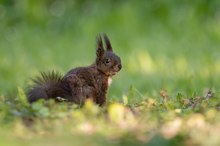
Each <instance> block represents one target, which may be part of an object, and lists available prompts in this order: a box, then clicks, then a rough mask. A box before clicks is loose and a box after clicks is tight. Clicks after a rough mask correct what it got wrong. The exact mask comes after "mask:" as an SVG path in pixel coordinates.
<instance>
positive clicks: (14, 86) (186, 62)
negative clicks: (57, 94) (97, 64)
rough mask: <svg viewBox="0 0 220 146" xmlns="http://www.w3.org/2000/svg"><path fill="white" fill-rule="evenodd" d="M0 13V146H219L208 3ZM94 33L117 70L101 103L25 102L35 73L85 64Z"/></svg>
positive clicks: (215, 48)
mask: <svg viewBox="0 0 220 146" xmlns="http://www.w3.org/2000/svg"><path fill="white" fill-rule="evenodd" d="M0 11H1V12H2V13H1V14H0V20H2V23H1V24H0V33H1V36H0V101H1V102H0V125H1V126H0V127H1V128H0V144H1V145H9V146H10V145H42V144H43V145H61V144H63V145H73V144H75V145H82V144H87V145H88V144H89V145H146V144H148V145H154V146H156V145H177V144H178V145H216V146H217V145H219V144H220V142H219V140H218V135H219V121H220V119H219V117H220V116H219V106H220V99H219V97H220V95H219V90H220V85H219V81H220V76H219V74H220V59H219V55H220V52H219V45H220V30H219V25H220V21H219V16H218V13H219V2H218V1H217V0H213V1H211V2H209V1H193V2H191V1H184V2H176V1H174V0H168V1H162V0H161V1H158V2H154V1H138V2H134V1H128V2H123V1H118V2H114V3H113V2H105V1H96V2H94V3H91V2H89V1H83V2H81V1H76V2H75V3H73V2H72V1H68V0H67V1H62V2H61V1H55V2H52V1H50V2H49V1H36V2H32V3H31V2H29V1H24V2H17V1H11V2H6V1H2V2H0ZM101 32H106V33H107V34H108V35H109V37H110V39H111V42H112V46H113V49H114V51H115V52H116V54H118V55H119V56H120V57H121V60H122V64H123V69H122V71H120V73H119V75H117V76H115V77H114V78H113V83H112V85H111V86H110V88H109V91H108V103H107V105H105V106H104V107H102V108H100V107H97V106H96V105H94V104H93V103H92V102H91V101H87V102H86V104H85V105H84V106H83V107H78V106H77V105H68V104H66V103H61V104H56V103H54V102H53V101H39V102H37V103H35V104H32V105H29V104H28V103H27V101H26V97H25V94H24V91H25V89H26V87H27V86H28V85H29V84H30V78H32V77H34V76H36V75H38V74H39V72H40V71H49V70H58V71H60V72H61V73H62V74H65V73H66V72H67V71H68V70H70V69H72V68H73V67H77V66H85V65H89V64H91V63H93V61H94V60H95V47H96V44H95V37H96V35H97V34H98V33H101ZM209 90H210V91H211V94H212V96H213V97H211V98H208V97H206V96H207V93H208V91H209Z"/></svg>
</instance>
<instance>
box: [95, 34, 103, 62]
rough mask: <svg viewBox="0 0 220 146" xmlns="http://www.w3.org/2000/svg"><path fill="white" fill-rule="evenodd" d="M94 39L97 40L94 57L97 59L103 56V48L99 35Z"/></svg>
mask: <svg viewBox="0 0 220 146" xmlns="http://www.w3.org/2000/svg"><path fill="white" fill-rule="evenodd" d="M96 38H97V49H96V56H97V58H100V57H102V55H103V54H104V48H103V43H102V38H101V35H98V36H97V37H96Z"/></svg>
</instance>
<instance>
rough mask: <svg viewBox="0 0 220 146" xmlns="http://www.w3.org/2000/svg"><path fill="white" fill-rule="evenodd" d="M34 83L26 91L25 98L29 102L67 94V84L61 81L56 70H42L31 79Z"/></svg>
mask: <svg viewBox="0 0 220 146" xmlns="http://www.w3.org/2000/svg"><path fill="white" fill-rule="evenodd" d="M33 83H34V85H33V86H32V87H30V88H29V89H28V91H27V99H28V101H29V102H30V103H32V102H35V101H37V100H39V99H46V100H47V99H50V98H54V99H55V98H57V97H63V98H65V97H66V96H68V95H69V88H68V85H67V84H65V82H64V81H62V76H61V74H60V73H58V72H54V71H52V72H48V73H45V72H42V73H41V75H40V76H38V77H36V78H35V79H33Z"/></svg>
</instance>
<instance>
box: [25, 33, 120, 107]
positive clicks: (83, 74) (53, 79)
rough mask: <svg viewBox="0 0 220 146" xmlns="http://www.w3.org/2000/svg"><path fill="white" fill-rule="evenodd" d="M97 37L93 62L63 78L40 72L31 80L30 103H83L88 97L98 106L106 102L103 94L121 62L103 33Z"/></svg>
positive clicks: (55, 74) (53, 73) (55, 73)
mask: <svg viewBox="0 0 220 146" xmlns="http://www.w3.org/2000/svg"><path fill="white" fill-rule="evenodd" d="M103 38H104V41H105V44H106V50H105V49H104V47H103V43H102V37H101V36H100V35H98V36H97V49H96V61H95V63H93V64H92V65H90V66H88V67H77V68H74V69H72V70H70V71H69V72H68V73H67V74H66V75H65V76H64V77H62V76H61V75H60V74H59V73H57V72H49V73H44V72H43V73H41V76H39V77H37V78H36V79H33V82H34V85H33V86H32V87H31V88H29V90H28V92H27V99H28V101H29V102H30V103H32V102H35V101H37V100H39V99H46V100H47V99H51V98H52V99H55V100H57V101H60V100H61V99H62V100H67V101H69V102H74V103H76V104H82V103H84V101H85V100H86V99H88V98H91V99H92V100H93V101H94V102H95V103H97V104H98V105H103V104H104V103H105V102H106V93H107V89H108V86H109V81H110V80H111V77H112V76H113V75H115V74H116V73H118V72H119V71H120V70H121V68H122V65H121V59H120V58H119V57H118V56H117V55H116V54H114V53H113V50H112V46H111V43H110V40H109V38H108V37H107V35H106V34H103Z"/></svg>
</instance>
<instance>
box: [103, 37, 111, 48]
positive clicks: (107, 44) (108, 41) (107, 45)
mask: <svg viewBox="0 0 220 146" xmlns="http://www.w3.org/2000/svg"><path fill="white" fill-rule="evenodd" d="M103 36H104V40H105V44H106V49H107V50H108V51H112V46H111V43H110V40H109V38H108V36H107V35H106V34H105V33H104V34H103Z"/></svg>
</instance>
